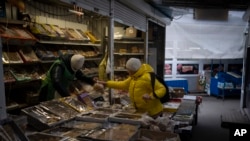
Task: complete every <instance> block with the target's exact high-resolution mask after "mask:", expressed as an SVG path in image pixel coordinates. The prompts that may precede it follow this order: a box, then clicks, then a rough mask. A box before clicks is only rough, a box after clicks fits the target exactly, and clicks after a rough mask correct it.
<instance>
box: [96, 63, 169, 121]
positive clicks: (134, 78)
mask: <svg viewBox="0 0 250 141" xmlns="http://www.w3.org/2000/svg"><path fill="white" fill-rule="evenodd" d="M126 69H127V71H128V73H129V77H128V78H127V79H125V80H123V81H107V82H104V81H99V83H101V84H104V86H106V87H109V88H114V89H120V90H127V91H128V92H129V97H130V100H131V104H132V105H133V106H134V108H135V109H136V110H137V112H139V113H147V114H148V115H149V116H151V117H153V118H157V117H158V116H159V115H161V114H162V111H163V105H162V103H161V101H160V100H159V99H158V98H156V97H154V95H153V90H152V84H151V80H150V79H151V77H150V74H149V72H153V71H154V70H153V68H152V67H151V66H150V65H149V64H142V63H141V61H140V60H139V59H137V58H130V59H129V60H128V61H127V62H126ZM155 93H156V94H157V96H158V97H163V95H164V94H165V93H166V88H165V87H164V85H163V84H161V83H160V82H159V81H158V80H157V79H156V80H155Z"/></svg>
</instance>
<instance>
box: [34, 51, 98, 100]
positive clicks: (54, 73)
mask: <svg viewBox="0 0 250 141" xmlns="http://www.w3.org/2000/svg"><path fill="white" fill-rule="evenodd" d="M72 56H73V54H66V55H63V56H60V58H59V59H57V60H56V61H55V62H54V63H53V64H52V65H51V67H50V69H49V70H48V72H47V73H46V77H45V79H44V80H42V85H41V87H40V90H39V99H40V101H46V100H51V99H54V96H55V91H57V92H58V93H59V94H60V95H61V96H62V97H65V96H70V93H69V90H68V88H69V85H70V84H71V83H72V82H73V81H74V79H78V80H81V81H83V82H85V83H88V84H90V85H93V84H94V83H95V82H94V80H93V79H92V78H90V77H87V76H85V75H84V74H83V73H82V71H81V70H78V71H77V72H74V71H73V70H72V69H71V65H70V60H71V57H72Z"/></svg>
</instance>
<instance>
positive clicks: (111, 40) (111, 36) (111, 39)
mask: <svg viewBox="0 0 250 141" xmlns="http://www.w3.org/2000/svg"><path fill="white" fill-rule="evenodd" d="M108 31H109V33H108V45H109V47H108V48H109V59H110V69H111V73H110V80H113V79H114V0H110V17H109V30H108ZM112 95H113V90H112V89H110V91H109V103H110V105H111V104H113V103H112Z"/></svg>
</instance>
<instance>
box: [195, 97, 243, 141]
mask: <svg viewBox="0 0 250 141" xmlns="http://www.w3.org/2000/svg"><path fill="white" fill-rule="evenodd" d="M234 110H240V98H239V97H238V98H231V97H230V98H226V99H225V100H224V101H223V100H222V99H221V98H216V97H213V96H203V102H202V104H201V105H200V107H199V113H198V124H197V125H196V126H195V127H194V130H193V137H192V139H191V141H211V140H212V141H228V140H229V130H228V129H224V128H221V120H220V116H221V114H223V113H228V112H232V111H234Z"/></svg>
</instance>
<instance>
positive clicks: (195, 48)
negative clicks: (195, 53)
mask: <svg viewBox="0 0 250 141" xmlns="http://www.w3.org/2000/svg"><path fill="white" fill-rule="evenodd" d="M189 49H193V50H200V49H201V48H200V47H190V48H189Z"/></svg>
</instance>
